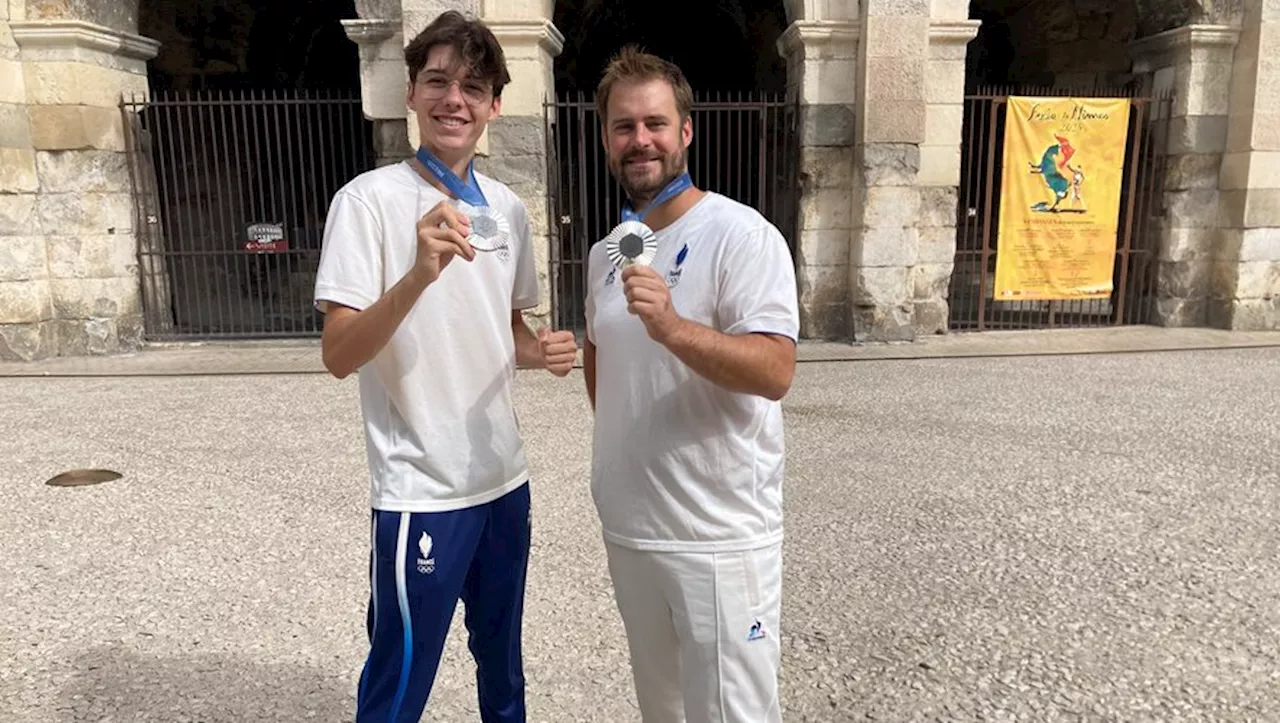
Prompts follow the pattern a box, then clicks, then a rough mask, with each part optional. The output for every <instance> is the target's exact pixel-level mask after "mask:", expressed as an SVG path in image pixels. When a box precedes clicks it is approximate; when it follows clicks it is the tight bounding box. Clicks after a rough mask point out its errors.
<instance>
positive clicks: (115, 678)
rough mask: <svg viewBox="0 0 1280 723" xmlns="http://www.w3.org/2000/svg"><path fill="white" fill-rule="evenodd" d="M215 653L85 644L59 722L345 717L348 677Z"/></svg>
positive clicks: (207, 722) (348, 714)
mask: <svg viewBox="0 0 1280 723" xmlns="http://www.w3.org/2000/svg"><path fill="white" fill-rule="evenodd" d="M251 655H252V653H251V652H250V651H246V652H245V655H244V657H241V656H231V655H222V654H208V655H189V656H179V657H172V656H166V657H155V656H151V655H148V654H145V653H138V652H137V651H133V650H129V649H127V648H125V647H124V646H120V645H114V646H105V647H96V648H92V649H90V650H88V651H86V652H85V653H84V654H83V655H81V656H80V657H79V658H78V659H77V660H76V663H75V666H76V671H77V672H76V673H75V674H74V676H73V677H72V679H71V680H70V681H69V682H68V683H67V684H66V686H65V687H64V688H63V691H62V695H61V700H60V705H59V706H58V708H59V710H60V713H61V717H62V719H63V720H67V721H84V720H93V721H165V722H166V723H171V722H174V721H200V723H221V722H223V721H225V722H226V723H232V722H234V723H242V722H243V721H286V720H287V721H298V720H317V721H351V720H352V719H353V718H354V715H353V711H354V701H353V699H352V697H351V693H350V691H351V689H352V685H353V681H351V680H350V679H349V676H348V675H347V674H346V673H335V672H332V671H330V670H323V669H320V668H317V667H314V666H311V665H306V664H299V665H263V664H257V663H253V662H251V660H250V656H251Z"/></svg>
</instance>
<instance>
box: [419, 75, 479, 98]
mask: <svg viewBox="0 0 1280 723" xmlns="http://www.w3.org/2000/svg"><path fill="white" fill-rule="evenodd" d="M454 83H457V84H458V90H460V91H462V97H463V98H465V99H466V101H467V102H468V103H470V104H471V105H483V104H485V103H487V102H489V100H490V99H491V98H492V96H493V89H492V88H490V87H489V84H488V83H482V82H480V81H478V80H450V79H448V78H445V77H443V76H439V75H426V76H421V77H419V78H418V85H420V86H422V95H423V97H425V98H427V99H428V100H439V99H441V98H443V97H445V95H447V94H448V93H449V88H450V86H452V85H453V84H454Z"/></svg>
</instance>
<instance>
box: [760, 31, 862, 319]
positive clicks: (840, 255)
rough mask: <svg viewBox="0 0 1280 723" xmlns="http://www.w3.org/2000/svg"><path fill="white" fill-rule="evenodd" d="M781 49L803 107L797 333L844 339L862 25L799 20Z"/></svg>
mask: <svg viewBox="0 0 1280 723" xmlns="http://www.w3.org/2000/svg"><path fill="white" fill-rule="evenodd" d="M778 44H779V46H780V51H781V52H782V53H783V55H784V56H786V57H787V71H788V75H789V80H788V94H789V96H790V97H791V98H792V99H793V100H795V101H797V102H798V103H799V104H800V168H799V178H800V189H799V193H800V219H799V223H798V228H797V233H799V239H797V242H796V244H795V249H796V259H795V261H796V277H797V279H796V280H797V283H798V284H799V293H800V333H801V335H803V336H805V337H808V338H819V339H845V338H848V336H849V281H848V280H849V273H850V272H849V268H850V258H849V243H850V239H851V238H852V233H853V204H852V203H850V200H851V196H852V194H853V145H854V127H855V125H856V121H855V117H854V116H855V113H854V103H853V90H854V78H855V77H856V74H857V62H858V60H857V48H858V25H857V23H856V22H855V21H853V20H850V19H834V20H822V19H818V20H804V19H801V20H797V21H796V22H795V23H793V24H792V25H791V27H790V28H788V29H787V31H786V32H785V33H784V34H783V36H782V38H781V39H780V40H779V42H778Z"/></svg>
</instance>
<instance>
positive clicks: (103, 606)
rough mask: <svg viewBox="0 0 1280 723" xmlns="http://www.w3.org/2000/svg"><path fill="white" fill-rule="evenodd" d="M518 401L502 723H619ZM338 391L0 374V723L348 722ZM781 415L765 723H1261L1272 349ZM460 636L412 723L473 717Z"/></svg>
mask: <svg viewBox="0 0 1280 723" xmlns="http://www.w3.org/2000/svg"><path fill="white" fill-rule="evenodd" d="M519 384H520V392H519V405H520V415H521V420H522V423H523V425H524V428H525V430H526V433H527V438H528V443H529V446H530V457H531V461H532V464H533V469H534V473H535V475H536V480H535V487H534V504H535V512H534V523H535V543H536V547H535V550H534V559H533V563H532V569H531V576H530V588H529V604H528V618H527V627H526V640H527V664H528V673H529V704H530V720H532V721H554V722H555V723H560V722H562V721H605V722H608V723H625V722H626V721H635V720H638V716H637V715H636V714H635V711H634V706H633V704H632V688H631V683H630V679H629V675H628V673H627V669H626V655H625V646H624V642H623V638H622V635H621V627H620V624H619V623H618V620H617V615H616V612H615V610H614V607H613V601H612V597H611V591H610V588H609V583H608V578H607V575H606V572H605V567H604V561H603V555H602V550H601V545H600V540H599V533H598V528H597V525H596V522H595V519H594V513H593V510H592V507H591V502H590V498H589V495H588V492H587V485H586V477H587V469H588V467H587V465H588V446H587V444H588V439H589V437H588V435H589V425H590V417H589V414H588V406H587V403H586V399H585V395H584V394H583V392H582V391H581V377H580V376H579V375H578V374H577V373H575V374H574V375H572V376H571V377H570V378H569V379H567V380H557V379H554V378H552V377H550V376H549V375H546V374H542V373H521V375H520V380H519ZM355 394H356V384H355V381H354V380H347V381H344V382H338V381H334V380H331V379H329V378H327V377H324V376H321V375H314V374H292V375H253V376H198V377H186V376H167V377H159V378H157V377H115V378H101V377H99V378H49V379H39V378H8V379H3V380H0V459H3V460H5V461H6V464H4V465H3V466H0V549H3V550H4V554H3V555H0V580H3V581H4V584H3V585H0V619H2V620H3V621H4V625H3V627H0V720H3V721H23V722H24V723H54V722H58V723H62V722H66V721H107V720H110V721H131V722H132V721H206V722H207V721H228V722H230V721H236V722H237V723H239V722H242V721H299V720H320V721H344V720H350V709H351V702H352V696H353V691H354V686H355V680H356V676H357V675H358V671H359V667H360V664H361V660H362V656H363V652H364V641H363V616H364V604H365V594H366V581H365V578H364V575H365V566H366V556H365V545H366V539H367V530H368V523H367V515H366V513H365V512H364V511H363V509H364V508H363V505H364V503H365V499H366V495H367V491H366V489H365V483H364V475H365V470H364V459H363V447H362V439H361V434H360V430H359V428H358V426H357V424H358V421H357V420H358V418H357V414H358V412H357V407H356V397H355ZM786 409H787V420H788V424H789V433H790V436H789V440H790V441H789V480H788V483H787V513H788V517H787V525H788V538H787V543H786V548H785V549H786V591H785V596H784V597H785V602H784V605H785V608H784V625H783V630H782V634H783V636H784V654H785V658H784V665H785V671H784V678H783V695H784V702H785V707H786V716H785V720H787V721H789V722H803V721H813V722H818V721H822V722H829V721H854V720H885V721H901V720H962V721H967V720H1015V719H1017V720H1041V721H1054V720H1090V721H1093V720H1124V721H1145V720H1152V721H1155V720H1163V721H1168V720H1259V721H1261V720H1277V719H1280V555H1278V554H1277V552H1276V550H1277V549H1280V472H1278V468H1280V465H1277V463H1276V461H1275V460H1276V450H1277V449H1280V421H1278V420H1280V416H1278V415H1277V414H1276V412H1275V410H1277V409H1280V349H1237V350H1222V351H1207V352H1168V353H1159V354H1124V355H1099V356H1058V357H1022V358H996V359H992V358H972V359H923V360H917V361H866V362H863V363H842V362H814V363H808V364H805V365H802V367H801V372H800V376H799V378H798V380H797V384H796V387H795V389H794V391H793V393H792V394H791V396H790V397H789V398H788V400H787V403H786ZM73 467H108V468H112V469H116V470H118V471H120V472H122V473H123V474H124V475H125V476H124V478H123V479H121V480H118V481H115V482H110V483H106V484H103V485H100V486H94V487H82V488H76V489H66V488H64V489H57V488H51V487H47V486H45V485H44V481H45V480H46V479H48V478H49V477H51V476H53V475H54V474H56V473H57V472H59V471H62V470H65V469H69V468H73ZM460 630H461V627H460V623H459V624H458V625H457V626H455V632H454V635H453V637H452V638H451V640H450V643H449V648H448V658H447V660H446V661H445V664H444V667H443V670H442V671H441V675H440V679H439V682H438V685H437V690H436V696H435V699H434V700H433V701H432V704H431V707H430V708H429V711H428V713H427V715H426V717H425V720H430V721H450V722H458V721H471V720H478V717H477V716H476V714H475V712H474V711H475V703H474V693H473V687H474V686H473V673H472V670H471V667H470V663H469V661H468V658H467V656H466V653H465V647H464V638H463V637H462V635H461V634H459V632H458V631H460Z"/></svg>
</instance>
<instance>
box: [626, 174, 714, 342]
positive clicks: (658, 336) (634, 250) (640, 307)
mask: <svg viewBox="0 0 1280 723" xmlns="http://www.w3.org/2000/svg"><path fill="white" fill-rule="evenodd" d="M692 185H693V181H692V179H691V178H690V177H689V174H688V173H683V174H681V175H680V176H678V177H676V178H674V179H672V181H671V182H670V183H668V184H667V186H666V188H663V189H662V193H660V194H658V196H657V198H654V199H653V201H651V202H650V204H649V206H648V207H646V208H645V210H644V213H643V214H637V213H636V212H635V211H634V210H632V208H631V207H630V206H629V205H624V206H623V209H622V218H623V221H622V223H620V224H618V225H617V226H616V227H615V228H614V229H613V231H612V232H610V233H609V235H608V236H606V237H605V253H606V254H607V255H608V257H609V260H610V261H612V262H613V265H614V267H615V270H616V271H621V272H622V285H623V288H622V291H623V294H624V295H625V296H626V299H627V311H628V312H630V313H631V314H634V315H635V316H637V317H639V318H640V321H641V322H642V323H643V324H644V327H645V331H647V332H648V334H649V338H651V339H653V340H654V341H656V342H658V343H660V344H661V343H665V340H666V339H667V337H668V336H669V335H670V334H671V333H672V332H673V331H674V329H675V328H676V327H677V326H678V325H679V321H680V317H679V315H678V314H676V311H675V307H673V306H672V304H671V291H670V289H668V288H667V283H666V281H665V280H664V279H663V278H662V276H661V275H660V274H658V272H656V271H654V270H653V269H652V268H651V267H650V266H649V265H650V264H651V263H653V258H654V256H655V255H656V254H657V250H658V239H657V236H656V235H655V234H654V232H653V230H652V229H650V228H649V227H648V226H647V225H645V223H644V220H643V219H644V216H646V215H648V213H649V212H650V211H652V210H653V209H655V208H657V207H658V206H661V205H662V204H664V203H666V202H667V201H670V200H671V199H672V198H675V197H676V196H678V195H680V194H681V193H683V192H684V191H685V190H686V189H688V188H690V187H691V186H692Z"/></svg>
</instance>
